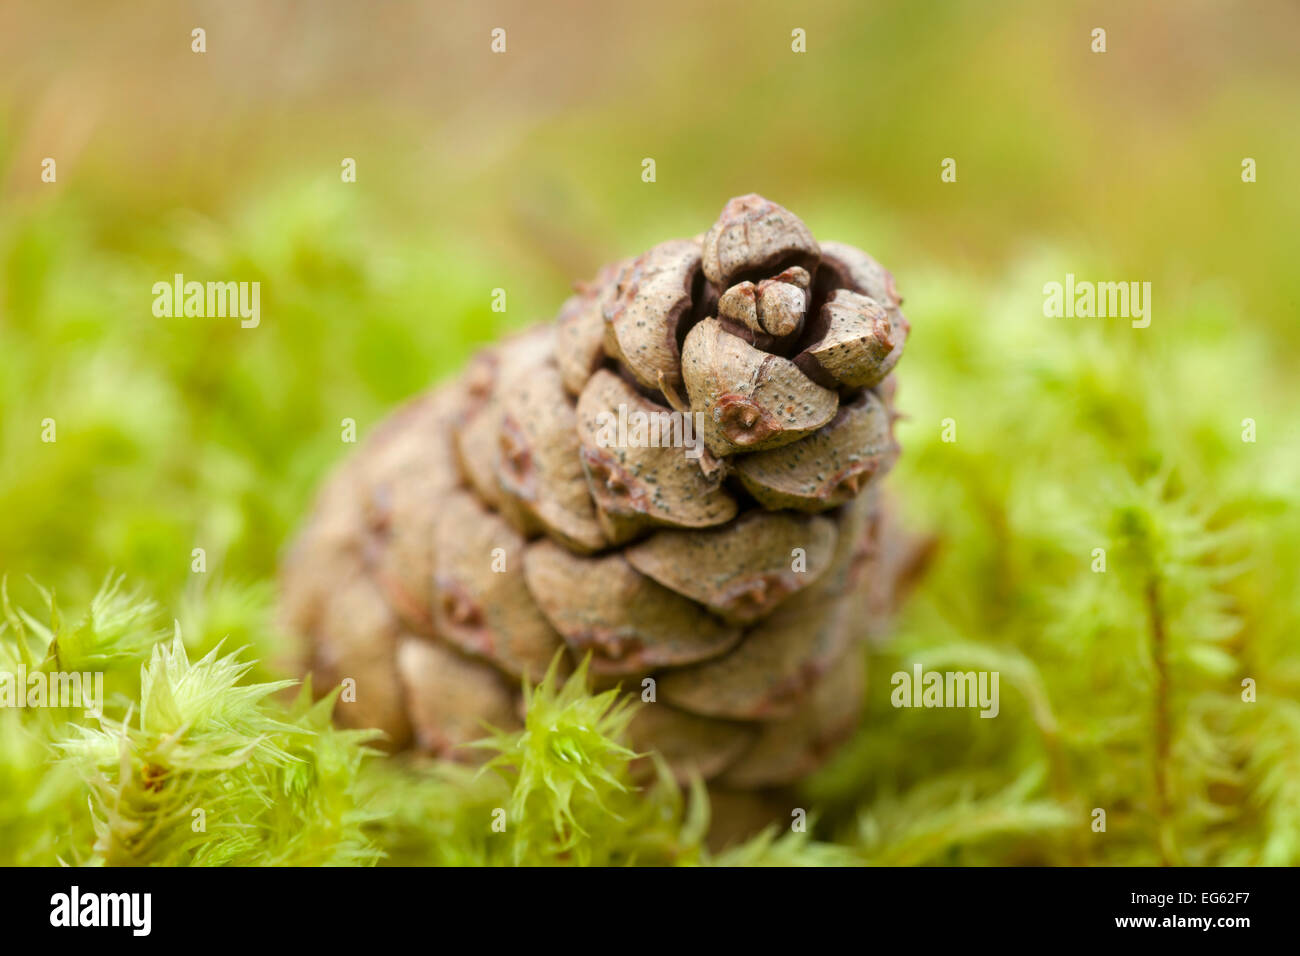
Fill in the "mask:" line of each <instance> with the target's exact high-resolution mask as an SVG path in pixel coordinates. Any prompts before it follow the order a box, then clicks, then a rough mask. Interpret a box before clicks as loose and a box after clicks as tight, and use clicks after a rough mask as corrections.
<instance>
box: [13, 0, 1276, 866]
mask: <svg viewBox="0 0 1300 956" xmlns="http://www.w3.org/2000/svg"><path fill="white" fill-rule="evenodd" d="M195 27H203V28H204V29H205V30H206V34H207V36H206V43H207V52H206V53H203V54H196V53H193V52H191V49H190V45H191V34H190V31H191V30H192V29H193V28H195ZM495 27H504V28H505V29H506V31H507V52H506V53H505V54H504V55H494V54H492V53H491V52H490V49H489V43H490V32H491V30H492V29H493V28H495ZM1097 27H1100V28H1103V29H1105V30H1106V42H1107V51H1106V52H1105V53H1094V52H1092V50H1091V46H1092V42H1093V41H1092V35H1091V34H1092V30H1093V29H1094V28H1097ZM795 28H801V29H803V30H805V31H806V35H807V52H806V53H803V54H796V53H793V52H792V51H791V30H792V29H795ZM1298 39H1300V8H1298V7H1297V6H1296V5H1295V4H1294V3H1286V2H1258V3H1249V4H1235V5H1228V4H1223V3H1213V2H1200V0H1187V2H1172V0H1169V2H1153V3H1144V4H1130V3H1121V2H1094V3H1084V2H1065V3H1053V4H1042V3H1028V2H1025V3H1020V2H1009V3H1001V4H991V3H982V2H952V3H940V2H934V3H929V2H927V3H916V2H912V3H906V2H899V3H870V4H862V3H826V4H811V5H798V6H796V5H791V4H775V3H764V2H746V3H730V2H723V3H714V4H709V5H708V7H707V9H706V8H704V7H703V6H702V5H700V4H697V3H690V2H667V3H655V4H644V5H632V4H617V5H614V4H610V5H601V4H579V3H571V2H550V3H546V4H537V3H532V4H528V3H522V2H520V3H456V4H452V3H415V2H401V0H390V2H384V3H377V4H364V5H363V4H352V3H341V2H339V3H333V2H313V3H307V2H286V0H267V2H257V3H253V2H233V3H232V2H222V3H218V2H209V3H203V2H193V3H178V2H132V3H125V2H96V3H45V2H37V0H32V2H27V0H17V2H13V0H11V2H7V3H5V4H4V5H3V7H0V62H3V63H4V64H5V66H4V71H3V80H2V81H0V570H4V571H6V572H7V573H8V574H9V576H10V587H11V589H12V590H15V591H17V590H19V589H21V588H26V587H27V585H26V584H25V583H24V579H25V576H27V575H30V576H31V577H33V578H35V579H36V580H38V581H40V582H42V583H43V584H45V585H47V586H52V587H55V588H57V589H58V591H59V593H60V594H62V595H65V596H67V597H69V598H70V599H71V600H74V601H76V600H84V599H85V598H87V597H89V595H90V594H92V593H93V592H94V589H95V587H96V586H97V585H98V583H99V582H100V581H101V580H102V578H103V577H104V575H105V573H106V572H108V571H109V570H110V569H116V570H117V571H119V572H123V573H125V574H126V575H127V577H128V580H129V581H131V582H133V583H135V584H136V585H139V586H142V587H144V588H145V589H146V590H147V592H148V593H149V594H150V595H152V596H153V597H154V598H156V599H157V600H158V601H159V602H160V604H161V605H162V606H163V607H164V608H166V609H168V612H169V614H172V615H174V616H178V617H181V618H182V620H183V623H184V624H185V626H186V628H187V639H192V640H194V641H196V642H197V643H198V644H200V645H202V646H210V644H211V643H212V642H214V641H215V640H216V639H218V638H220V637H222V636H225V635H227V634H229V635H232V638H233V640H234V642H235V644H243V643H251V644H254V645H255V646H257V647H258V648H259V650H260V652H261V654H262V655H263V656H264V657H267V658H273V657H274V656H275V651H276V648H275V647H274V646H273V645H274V637H273V635H270V631H269V629H268V624H267V620H268V617H267V613H266V611H267V608H268V607H269V603H270V598H271V594H272V583H271V582H272V579H273V575H274V571H275V568H276V564H277V560H278V556H279V554H280V553H281V550H282V548H283V547H284V545H285V543H286V540H287V538H288V536H289V535H290V534H291V532H292V529H293V527H294V526H295V525H296V523H297V522H298V521H299V520H300V519H301V518H302V516H303V515H304V513H305V512H306V510H307V508H308V506H309V504H310V500H311V495H312V493H313V489H314V488H315V486H316V485H317V483H318V482H319V481H320V479H321V478H322V476H323V475H324V474H325V472H326V471H327V470H328V468H329V467H330V465H331V463H333V462H335V461H337V460H339V459H341V458H342V457H343V456H344V455H345V454H346V453H347V452H348V451H349V449H350V447H351V446H348V445H345V444H343V443H341V442H340V422H341V420H342V419H344V418H353V419H355V420H356V421H357V422H358V425H359V428H360V430H361V431H362V433H364V432H365V430H366V429H367V428H368V427H369V426H371V425H373V424H374V423H375V422H377V421H378V420H379V419H380V418H381V417H382V416H383V415H384V413H385V412H386V411H387V410H389V409H390V408H391V407H392V406H393V405H394V404H395V403H396V402H397V401H399V400H400V399H402V398H403V397H405V396H407V395H409V394H411V393H412V392H414V391H417V390H419V389H420V388H422V387H424V386H425V385H427V384H428V383H430V382H432V381H435V380H437V379H439V378H440V377H442V376H444V375H447V374H449V373H450V372H452V371H453V370H455V369H456V368H458V367H459V366H460V365H461V364H462V363H463V362H464V360H465V358H466V357H467V356H468V355H469V354H471V352H472V351H473V349H474V348H475V346H476V345H478V344H480V343H482V342H486V341H489V340H491V339H493V338H495V337H497V336H499V335H500V334H501V333H502V332H503V331H504V330H505V329H507V328H514V327H519V326H522V325H525V324H528V323H530V322H533V321H539V320H545V319H548V318H549V317H551V316H552V315H553V314H554V312H555V310H556V308H557V307H558V305H559V303H560V302H561V301H562V300H563V298H564V297H565V296H566V294H567V291H568V289H569V287H570V284H571V283H572V281H573V280H575V279H580V278H586V277H588V276H590V275H592V274H593V273H594V272H595V270H596V269H597V268H598V267H599V266H600V265H601V264H602V263H604V262H606V261H608V260H611V259H613V258H616V257H621V256H624V255H627V254H630V253H632V252H635V251H638V250H640V249H643V248H645V247H647V246H648V245H650V244H652V243H654V242H657V241H660V240H662V239H665V238H668V237H672V236H679V235H692V234H695V233H698V232H701V231H702V230H703V229H705V228H706V227H707V226H708V224H709V223H710V222H711V221H712V220H713V218H714V217H715V215H716V214H717V211H718V210H719V209H720V208H721V206H722V204H723V202H724V201H725V200H726V199H727V198H728V197H730V196H732V195H736V194H739V193H744V192H750V191H757V192H761V193H763V194H764V195H766V196H768V197H770V198H772V199H774V200H776V201H778V202H780V203H782V204H784V205H786V206H787V207H789V208H790V209H792V210H793V211H795V212H797V213H798V214H799V215H801V216H802V217H803V218H804V219H805V220H806V221H807V222H808V224H809V225H810V227H811V228H812V230H813V232H814V234H816V235H817V236H818V237H820V238H823V239H825V238H835V239H840V240H843V241H847V242H851V243H854V244H857V245H860V246H862V247H863V248H865V249H866V250H868V251H869V252H871V253H872V254H873V255H874V256H876V257H877V258H879V259H880V260H881V261H883V262H884V263H886V264H887V265H888V266H889V267H890V268H891V269H892V270H893V272H894V274H895V276H896V278H897V280H898V285H899V288H900V291H901V292H902V294H903V295H904V296H905V300H906V302H905V310H906V311H907V314H908V316H909V318H910V320H911V322H912V325H913V330H914V331H913V338H912V340H911V341H910V342H909V345H908V351H907V355H906V356H905V359H904V361H903V363H902V365H901V367H900V379H901V384H902V387H901V391H900V396H899V401H900V405H901V408H902V409H903V411H904V412H905V413H907V415H908V416H909V418H908V419H907V420H906V421H904V422H903V423H901V424H900V430H899V437H900V440H901V441H902V443H903V446H904V449H905V454H904V457H903V460H902V463H901V464H900V466H899V468H898V469H897V471H896V472H895V474H894V476H893V477H892V478H891V479H890V483H891V487H892V491H893V494H894V496H895V498H896V499H897V500H898V501H899V503H900V505H901V507H902V508H903V509H904V511H905V513H906V514H907V516H908V521H909V524H910V525H911V526H912V527H914V528H916V529H918V530H921V531H935V532H938V533H939V535H940V538H941V544H940V548H939V552H938V558H937V559H936V562H935V565H934V567H933V568H932V572H931V575H930V577H929V578H928V579H927V581H926V583H925V584H924V585H923V586H922V588H921V589H920V591H919V592H918V594H917V595H916V598H915V600H914V601H913V602H912V604H911V605H910V606H909V608H908V610H907V612H906V613H905V614H904V616H903V619H902V620H901V621H900V626H899V634H898V635H897V637H896V639H895V641H894V643H893V644H892V645H890V646H889V647H887V648H882V649H878V650H877V651H876V652H875V656H876V657H878V660H873V661H872V663H871V666H872V668H873V672H872V673H873V675H874V676H873V681H874V685H873V688H874V691H876V692H875V693H872V694H870V695H869V699H870V700H871V701H872V704H871V708H872V713H871V714H869V715H868V720H867V722H866V724H865V726H864V730H863V732H862V733H861V734H859V737H858V738H857V739H855V741H854V743H853V744H852V745H851V746H850V747H849V748H848V751H847V753H846V754H845V755H844V756H843V757H842V758H841V759H840V760H839V761H837V763H836V765H835V766H833V767H832V768H831V769H830V770H829V771H828V772H826V773H825V774H823V775H822V776H821V777H819V778H818V779H817V781H815V782H814V784H813V788H812V790H811V793H812V794H813V795H814V796H815V798H816V800H817V801H818V806H819V807H821V808H822V809H823V811H824V820H825V821H826V822H825V824H824V825H825V826H826V827H827V828H829V829H828V832H830V833H833V834H834V835H835V837H836V839H840V840H842V841H848V842H851V843H854V844H855V845H857V846H859V847H860V848H862V849H863V852H864V854H866V856H867V858H869V859H871V860H873V861H877V862H899V863H906V862H936V861H938V862H1020V861H1024V862H1087V861H1093V862H1271V863H1283V862H1289V863H1294V862H1297V861H1300V705H1298V704H1297V696H1298V695H1297V691H1298V690H1300V652H1298V651H1297V650H1296V648H1295V644H1296V634H1297V625H1298V624H1300V614H1298V612H1297V598H1296V596H1295V593H1294V591H1295V584H1296V582H1297V580H1300V524H1298V522H1297V517H1296V514H1297V509H1296V503H1297V502H1296V499H1297V488H1298V487H1300V452H1298V451H1297V449H1300V430H1298V423H1300V389H1298V388H1297V387H1296V384H1295V369H1296V367H1297V359H1300V323H1298V322H1297V319H1298V318H1300V308H1298V307H1297V306H1298V303H1300V269H1297V268H1296V266H1295V254H1296V249H1297V248H1298V243H1297V228H1296V223H1297V221H1298V220H1300V189H1297V188H1296V183H1297V181H1300V122H1298V120H1300V64H1298V63H1297V58H1296V56H1295V50H1296V43H1297V40H1298ZM45 157H53V158H55V160H56V162H57V182H55V183H45V182H42V180H41V163H42V160H43V159H44V158H45ZM345 157H351V158H354V159H355V160H356V164H357V182H356V183H354V184H349V183H344V182H342V181H341V177H340V163H341V161H342V160H343V159H344V158H345ZM647 157H648V158H653V159H654V160H655V163H656V172H657V177H656V181H655V182H653V183H646V182H643V181H642V178H641V172H642V160H643V159H644V158H647ZM948 157H951V158H953V159H955V160H956V164H957V181H956V182H955V183H944V182H942V181H941V179H940V164H941V162H942V161H943V160H944V159H945V158H948ZM1246 157H1250V158H1253V159H1254V160H1255V161H1256V163H1257V166H1258V181H1257V182H1254V183H1244V182H1243V181H1242V177H1241V169H1242V160H1243V158H1246ZM1067 272H1073V273H1075V274H1076V275H1077V276H1078V277H1079V278H1080V279H1093V280H1133V281H1147V282H1151V283H1152V287H1153V293H1152V295H1153V299H1152V303H1153V312H1152V322H1151V326H1150V328H1147V329H1143V330H1137V329H1132V328H1130V327H1129V324H1128V322H1127V321H1126V320H1122V319H1050V318H1045V317H1044V316H1043V314H1042V287H1043V284H1044V283H1046V282H1051V281H1061V280H1062V279H1063V277H1064V275H1065V273H1067ZM175 273H184V274H185V276H186V277H187V278H188V279H197V280H200V281H203V280H208V279H216V280H223V281H224V280H236V281H254V280H255V281H260V282H261V284H262V304H261V305H262V320H261V326H260V327H259V328H257V329H247V330H246V329H241V328H240V327H239V323H238V321H237V320H221V319H196V318H175V319H159V318H156V317H154V316H153V314H152V312H151V305H152V301H153V297H152V293H151V287H152V285H153V283H155V282H157V281H167V280H169V279H170V278H171V276H172V275H173V274H175ZM494 288H504V289H505V290H507V294H508V311H507V312H506V313H505V314H498V313H494V312H492V311H491V308H490V305H491V294H492V290H493V289H494ZM47 418H52V419H54V420H55V422H56V423H57V441H56V442H54V443H45V442H42V441H41V432H42V422H43V420H45V419H47ZM946 418H952V419H954V421H955V422H956V427H957V436H958V440H957V442H955V443H946V442H942V441H941V440H940V423H941V422H942V421H943V420H944V419H946ZM1245 419H1252V420H1253V421H1254V422H1255V423H1256V434H1257V440H1256V441H1255V442H1253V443H1251V442H1244V441H1242V431H1243V421H1244V420H1245ZM195 547H203V548H204V549H205V550H206V552H207V555H208V572H207V573H206V574H205V575H195V574H192V573H191V550H192V549H193V548H195ZM1097 547H1102V548H1106V549H1108V554H1109V555H1110V556H1111V558H1110V565H1109V568H1108V571H1107V573H1106V574H1104V575H1102V574H1094V573H1093V572H1092V571H1091V570H1090V565H1091V562H1092V560H1093V558H1092V551H1093V549H1094V548H1097ZM1153 581H1154V582H1156V583H1157V585H1158V593H1159V594H1160V599H1159V601H1158V602H1157V604H1156V605H1152V604H1151V603H1150V602H1149V601H1148V600H1147V599H1146V595H1148V594H1149V586H1150V585H1151V583H1152V582H1153ZM1157 618H1158V619H1159V620H1160V623H1161V627H1162V629H1163V628H1165V627H1167V628H1168V631H1169V635H1170V636H1169V639H1168V641H1169V643H1168V646H1167V647H1163V648H1155V649H1153V647H1152V643H1151V634H1152V628H1153V621H1154V620H1156V619H1157ZM269 635H270V636H269ZM913 660H925V661H928V662H932V663H933V665H934V666H936V667H940V668H945V667H947V666H948V665H949V664H954V665H955V664H961V665H962V666H963V667H971V666H986V667H995V668H1000V669H1001V670H1002V672H1003V674H1004V677H1003V680H1004V682H1009V683H1010V685H1011V686H1012V687H1014V689H1015V690H1014V692H1013V693H1012V692H1008V690H1007V689H1004V691H1003V694H1004V703H1003V713H1002V715H1001V717H1000V718H999V719H998V720H996V721H980V720H978V719H974V718H975V715H974V714H972V713H969V712H966V713H958V714H951V713H944V714H936V713H921V714H916V713H911V712H908V711H893V710H892V709H891V708H890V707H889V706H888V703H887V700H888V685H887V683H886V680H887V675H888V673H889V672H890V671H892V670H894V669H896V668H897V667H898V666H902V665H903V664H905V663H910V662H911V661H913ZM1245 678H1250V679H1252V680H1255V681H1257V682H1258V687H1259V700H1258V701H1257V702H1256V703H1255V704H1253V705H1248V704H1245V703H1244V702H1242V701H1241V700H1240V684H1241V681H1242V680H1243V679H1245ZM1005 687H1006V684H1004V688H1005ZM1006 698H1013V699H1011V700H1007V699H1006ZM1162 714H1163V715H1164V716H1163V717H1162V716H1161V715H1162ZM1161 720H1165V722H1166V723H1168V722H1170V721H1172V723H1173V731H1172V733H1171V735H1170V736H1169V738H1168V739H1163V740H1162V739H1160V736H1159V734H1155V733H1153V727H1155V726H1157V725H1159V724H1160V721H1161ZM991 724H995V725H997V726H996V727H990V726H989V725H991ZM1094 807H1107V808H1109V809H1110V812H1111V820H1112V822H1111V826H1110V831H1109V834H1108V835H1105V836H1102V835H1098V834H1094V833H1092V832H1091V831H1090V829H1089V827H1088V821H1089V813H1090V810H1091V808H1094ZM917 821H926V822H925V823H924V824H918V823H917ZM918 826H921V827H922V830H920V831H918V830H917V829H916V828H917V827H918Z"/></svg>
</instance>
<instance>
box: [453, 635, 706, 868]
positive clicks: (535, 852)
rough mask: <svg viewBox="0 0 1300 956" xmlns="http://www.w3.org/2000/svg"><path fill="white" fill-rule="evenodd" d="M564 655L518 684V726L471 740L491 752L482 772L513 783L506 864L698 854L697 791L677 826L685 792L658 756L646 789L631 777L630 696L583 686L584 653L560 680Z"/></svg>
mask: <svg viewBox="0 0 1300 956" xmlns="http://www.w3.org/2000/svg"><path fill="white" fill-rule="evenodd" d="M561 660H562V658H561V656H560V655H558V654H557V655H556V657H555V658H554V660H552V662H551V665H550V667H549V668H548V669H547V672H546V675H545V677H544V678H543V679H542V681H541V683H539V684H537V685H536V686H535V687H529V685H528V682H527V681H525V682H524V706H525V708H526V715H525V718H524V727H523V729H522V730H518V731H514V732H512V733H506V732H502V731H495V732H494V733H493V734H492V735H491V736H489V737H487V738H485V739H484V740H481V741H478V742H477V743H475V744H474V746H477V747H483V748H485V749H488V750H492V751H495V752H496V756H494V757H493V758H492V759H491V760H489V761H488V763H487V764H486V765H485V767H484V770H489V769H491V770H495V771H497V772H498V773H500V774H501V775H502V776H503V777H504V778H505V779H506V781H507V782H508V783H509V785H510V787H511V793H510V800H509V804H508V810H507V814H506V819H505V821H504V824H505V827H506V828H507V830H509V829H511V828H514V829H515V831H516V832H515V834H514V838H513V840H512V841H511V843H512V846H513V854H512V856H513V862H515V863H516V864H519V863H524V862H528V861H529V860H532V861H533V862H541V861H542V860H543V859H546V858H553V859H554V860H555V861H564V860H569V861H572V862H574V863H578V864H584V865H585V864H591V863H620V862H622V863H632V862H638V860H637V856H638V854H647V855H650V856H653V857H656V858H658V861H659V862H681V860H680V859H678V857H680V856H681V854H682V852H683V851H685V852H689V853H690V854H694V853H696V852H698V848H699V843H700V839H701V837H702V836H703V832H704V827H703V826H702V825H701V823H702V821H707V812H708V811H707V802H705V801H702V799H701V794H700V793H699V792H698V789H697V792H696V793H695V794H694V795H693V796H692V806H693V809H694V811H695V813H694V815H693V819H691V820H689V821H688V824H689V825H688V826H686V827H685V828H684V829H683V828H682V827H680V826H679V821H680V820H681V818H682V816H683V799H682V796H681V793H680V791H679V790H678V788H677V786H676V785H675V784H674V782H673V780H672V777H671V775H670V774H669V773H668V772H667V770H666V768H664V767H663V766H662V762H661V761H657V762H656V769H657V773H656V775H655V778H654V780H653V781H652V782H651V783H650V784H649V785H647V786H646V787H645V788H644V789H641V788H639V787H637V785H636V784H634V783H633V782H632V779H631V763H632V761H633V760H635V759H636V758H637V757H638V756H639V755H638V754H637V753H636V752H635V751H633V750H631V749H630V748H628V747H627V746H626V745H625V744H624V743H623V741H624V740H625V739H626V737H627V728H628V724H629V723H630V721H631V720H632V717H633V716H634V714H635V708H636V706H637V705H636V704H635V702H634V701H632V700H631V699H630V698H628V697H627V696H626V695H624V694H622V693H621V692H620V690H619V689H618V688H614V689H611V690H607V691H603V692H601V693H598V694H591V693H589V692H588V690H587V667H588V664H589V663H590V656H588V657H586V658H584V659H583V660H582V662H581V663H580V664H579V666H578V667H577V669H576V670H575V671H574V672H573V673H572V674H571V675H570V677H569V678H568V680H566V681H564V682H563V683H561V682H560V679H559V665H560V661H561ZM640 862H645V861H644V860H641V861H640Z"/></svg>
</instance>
